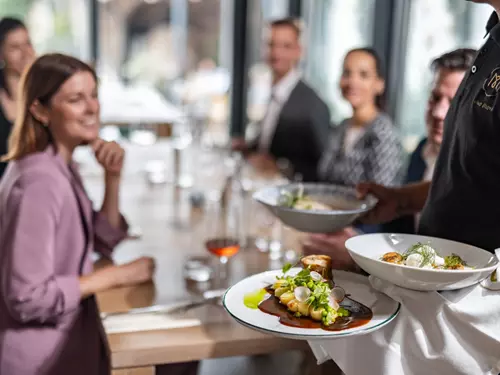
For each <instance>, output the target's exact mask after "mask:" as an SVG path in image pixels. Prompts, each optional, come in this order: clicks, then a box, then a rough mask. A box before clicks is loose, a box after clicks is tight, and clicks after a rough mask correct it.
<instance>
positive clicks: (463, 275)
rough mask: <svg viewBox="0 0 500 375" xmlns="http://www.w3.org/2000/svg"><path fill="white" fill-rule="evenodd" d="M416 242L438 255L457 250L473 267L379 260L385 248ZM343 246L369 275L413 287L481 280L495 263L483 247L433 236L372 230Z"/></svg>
mask: <svg viewBox="0 0 500 375" xmlns="http://www.w3.org/2000/svg"><path fill="white" fill-rule="evenodd" d="M418 242H421V243H427V244H430V245H431V246H432V247H433V248H434V249H435V250H436V252H437V253H438V254H439V255H440V256H442V257H445V256H447V255H451V254H453V253H454V254H457V255H458V256H460V257H461V258H462V259H463V260H464V261H465V262H466V263H467V264H468V265H469V266H471V267H474V269H465V270H438V269H423V268H417V267H408V266H405V265H399V264H392V263H387V262H383V261H381V260H380V258H381V257H382V255H383V254H385V253H387V252H391V251H397V252H399V253H404V252H405V251H406V250H407V249H408V248H409V247H410V246H412V245H414V244H416V243H418ZM345 246H346V247H347V250H348V251H349V253H350V254H351V256H352V258H353V259H354V261H355V262H356V263H357V264H358V265H359V266H360V267H361V268H362V269H363V270H365V271H366V272H368V273H369V274H370V275H373V276H376V277H378V278H380V279H383V280H386V281H389V282H391V283H393V284H395V285H398V286H400V287H403V288H408V289H414V290H422V291H440V290H454V289H461V288H465V287H468V286H471V285H474V284H477V283H479V282H481V281H482V280H484V279H485V278H487V277H488V276H489V275H490V274H491V273H492V272H493V271H494V270H495V269H496V268H497V267H498V259H497V257H496V256H495V255H494V254H492V253H490V252H488V251H486V250H483V249H480V248H478V247H474V246H470V245H466V244H463V243H459V242H455V241H450V240H445V239H441V238H434V237H426V236H419V235H412V234H390V233H375V234H366V235H360V236H356V237H353V238H350V239H349V240H347V241H346V243H345Z"/></svg>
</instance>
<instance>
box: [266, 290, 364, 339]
mask: <svg viewBox="0 0 500 375" xmlns="http://www.w3.org/2000/svg"><path fill="white" fill-rule="evenodd" d="M266 290H267V291H268V292H269V293H271V294H272V289H270V288H266ZM340 306H341V307H343V308H344V309H346V310H348V311H349V313H350V314H349V316H348V317H337V319H335V322H334V323H333V324H331V325H329V326H325V325H323V324H321V322H319V321H317V320H313V319H312V318H309V317H300V318H297V317H296V316H294V315H293V314H292V313H291V312H290V311H288V309H287V307H286V306H285V305H283V304H281V303H280V301H279V298H278V297H275V296H274V295H271V296H269V297H268V298H267V299H265V300H264V301H262V302H261V303H260V304H259V310H260V311H262V312H264V313H266V314H270V315H274V316H277V317H279V321H280V323H281V324H284V325H286V326H290V327H297V328H321V329H324V330H326V331H343V330H345V329H349V328H355V327H360V326H363V325H365V324H367V323H368V322H369V321H370V320H371V319H372V317H373V312H372V310H371V309H370V308H369V307H367V306H365V305H363V304H361V303H359V302H357V301H355V300H353V299H351V298H349V297H346V298H345V299H344V300H343V301H342V302H341V303H340Z"/></svg>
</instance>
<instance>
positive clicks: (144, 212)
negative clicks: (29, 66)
mask: <svg viewBox="0 0 500 375" xmlns="http://www.w3.org/2000/svg"><path fill="white" fill-rule="evenodd" d="M129 159H130V158H129ZM136 162H138V161H137V160H135V161H134V163H136ZM131 170H134V169H133V168H132V169H131ZM83 177H84V183H85V185H86V188H87V191H88V192H89V195H90V197H91V199H92V200H93V201H94V203H95V204H96V206H99V205H100V200H101V197H102V192H103V184H102V177H101V176H100V175H99V173H98V172H96V173H91V174H88V175H85V174H83ZM187 194H188V192H187V191H185V190H179V189H176V188H174V187H172V186H170V185H161V186H151V185H148V184H147V182H146V180H145V179H144V178H143V177H141V175H139V174H137V172H133V173H132V172H131V173H125V175H124V177H123V184H122V189H121V203H122V211H123V213H124V214H125V216H126V217H127V219H128V220H129V222H130V224H131V225H132V226H133V225H138V226H140V227H141V229H142V232H143V233H142V236H141V238H140V239H139V240H129V241H126V242H124V243H123V244H121V245H120V246H119V247H118V248H117V249H116V251H115V253H114V261H115V262H116V263H124V262H127V261H130V260H133V259H135V258H137V257H139V256H143V255H148V256H153V257H154V258H155V259H156V262H157V271H156V275H155V278H154V283H149V284H144V285H140V286H136V287H130V288H121V289H115V290H110V291H107V292H105V293H101V294H99V295H98V296H97V298H98V302H99V306H100V308H101V310H102V311H104V312H116V311H127V310H128V309H130V308H134V307H144V306H149V305H152V304H162V303H168V302H171V301H176V300H185V299H187V298H188V296H189V295H190V294H192V293H193V291H192V289H191V288H189V285H187V284H186V282H185V281H184V278H183V275H182V265H183V262H184V261H185V259H186V258H187V257H188V256H193V255H206V250H205V249H204V248H203V245H202V241H200V238H199V237H197V235H196V229H193V228H196V224H197V222H198V221H199V219H200V213H199V212H197V211H194V210H192V209H191V207H190V205H189V203H188V199H187ZM270 262H271V260H270V259H269V256H268V255H267V254H265V253H260V252H258V251H257V250H255V249H242V250H241V251H240V253H239V254H237V255H236V256H235V257H234V258H233V259H232V260H231V261H230V269H231V275H232V277H233V281H234V280H238V279H241V278H243V277H244V276H246V275H249V274H253V273H257V272H261V271H263V270H266V269H268V268H269V267H270V266H271V263H270ZM193 313H194V314H196V316H197V317H198V318H199V319H200V320H201V321H202V325H201V326H197V327H191V328H179V329H169V330H163V331H161V330H157V331H149V332H137V333H123V334H111V335H109V344H110V347H111V352H112V366H113V369H114V370H115V372H114V374H116V375H125V374H129V375H142V374H148V375H149V374H154V368H155V366H157V365H160V364H167V363H174V362H184V361H193V360H201V359H207V358H217V357H229V356H237V355H256V354H267V353H271V352H274V351H281V350H293V349H299V350H305V349H308V345H307V343H306V342H303V341H296V340H286V339H279V338H275V337H273V336H269V335H264V334H261V333H258V332H256V331H253V330H250V329H248V328H245V327H243V326H241V325H239V324H238V323H236V322H234V321H233V320H232V319H231V318H230V317H229V315H228V314H227V313H226V312H225V311H224V310H223V309H222V307H220V306H215V305H208V306H204V307H201V308H198V309H196V310H195V311H193Z"/></svg>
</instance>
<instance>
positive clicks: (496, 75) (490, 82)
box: [483, 67, 500, 96]
mask: <svg viewBox="0 0 500 375" xmlns="http://www.w3.org/2000/svg"><path fill="white" fill-rule="evenodd" d="M483 90H484V92H485V94H486V96H496V95H497V94H498V91H500V67H499V68H495V69H494V70H493V71H492V72H491V74H490V76H489V77H488V78H487V79H486V81H484V84H483Z"/></svg>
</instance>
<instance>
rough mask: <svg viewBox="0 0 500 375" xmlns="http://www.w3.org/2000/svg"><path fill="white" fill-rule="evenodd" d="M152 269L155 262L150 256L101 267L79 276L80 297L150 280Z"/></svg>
mask: <svg viewBox="0 0 500 375" xmlns="http://www.w3.org/2000/svg"><path fill="white" fill-rule="evenodd" d="M154 270H155V262H154V260H153V258H150V257H142V258H139V259H137V260H135V261H133V262H130V263H127V264H123V265H121V266H114V265H113V266H107V267H104V268H101V269H99V270H97V271H94V272H93V273H91V274H89V275H85V276H81V277H80V279H79V282H80V292H81V295H82V298H86V297H88V296H90V295H93V294H96V293H100V292H103V291H106V290H109V289H113V288H118V287H123V286H132V285H137V284H141V283H144V282H146V281H150V280H151V279H152V278H153V273H154Z"/></svg>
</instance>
